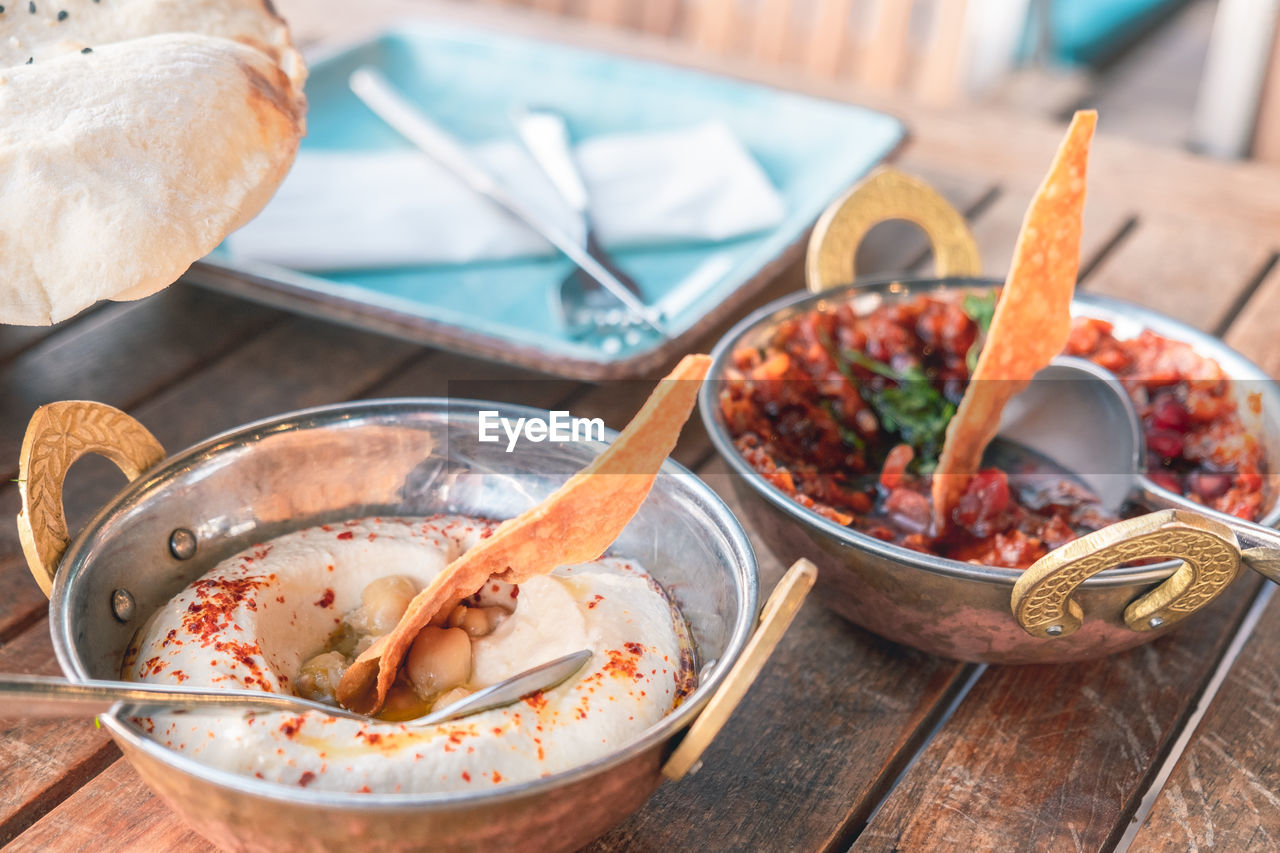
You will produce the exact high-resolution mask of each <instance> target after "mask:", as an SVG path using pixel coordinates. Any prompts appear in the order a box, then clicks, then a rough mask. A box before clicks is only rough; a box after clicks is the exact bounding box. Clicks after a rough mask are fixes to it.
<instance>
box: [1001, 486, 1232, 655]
mask: <svg viewBox="0 0 1280 853" xmlns="http://www.w3.org/2000/svg"><path fill="white" fill-rule="evenodd" d="M1153 558H1156V559H1177V560H1181V561H1182V564H1181V565H1180V566H1179V567H1178V569H1177V570H1176V571H1175V572H1174V573H1173V576H1172V577H1170V578H1169V579H1168V580H1166V581H1165V582H1164V583H1162V584H1160V586H1158V587H1156V588H1155V589H1153V590H1152V591H1151V592H1148V593H1147V594H1146V595H1143V596H1142V597H1141V598H1139V599H1137V600H1136V601H1134V602H1133V603H1132V604H1130V605H1129V606H1128V607H1127V608H1125V611H1124V621H1125V624H1126V625H1128V626H1129V627H1130V628H1131V629H1132V630H1134V631H1150V630H1153V629H1155V628H1160V627H1163V626H1165V625H1171V624H1173V623H1174V622H1177V621H1179V620H1181V619H1184V618H1186V617H1187V616H1189V615H1190V614H1192V613H1193V612H1195V611H1196V610H1198V609H1200V608H1201V607H1203V606H1204V605H1205V604H1208V603H1209V602H1210V601H1212V600H1213V599H1214V598H1215V597H1216V596H1217V595H1218V593H1220V592H1222V591H1223V590H1224V589H1226V588H1227V585H1228V584H1230V583H1231V581H1232V580H1234V579H1235V576H1236V574H1237V573H1239V571H1240V565H1241V554H1240V546H1239V543H1238V541H1237V540H1236V535H1235V533H1234V532H1233V531H1232V530H1231V528H1230V527H1228V526H1227V525H1225V524H1223V523H1221V522H1219V521H1215V520H1214V519H1211V518H1206V517H1205V516H1203V515H1200V514H1198V513H1194V512H1188V511H1185V510H1175V509H1167V510H1161V511H1160V512H1153V513H1150V514H1148V515H1143V516H1139V517H1137V518H1130V519H1126V520H1125V521H1120V522H1117V523H1115V524H1112V525H1109V526H1107V527H1104V528H1102V529H1101V530H1097V531H1094V532H1093V533H1090V534H1088V535H1087V536H1082V537H1081V538H1079V539H1077V540H1075V541H1074V542H1069V543H1067V544H1066V545H1063V546H1062V547H1061V548H1058V549H1056V550H1054V551H1051V552H1049V553H1048V554H1046V555H1045V556H1043V557H1041V558H1040V559H1039V560H1037V561H1036V562H1035V563H1033V564H1032V566H1031V568H1029V569H1027V571H1026V572H1024V573H1023V575H1022V577H1021V578H1019V579H1018V582H1017V583H1015V584H1014V587H1013V600H1012V607H1013V615H1014V617H1015V618H1017V620H1018V624H1019V625H1021V626H1022V628H1023V629H1024V630H1025V631H1026V632H1027V633H1029V634H1031V635H1032V636H1034V637H1062V636H1066V635H1067V634H1070V633H1071V632H1073V631H1075V630H1076V629H1077V628H1079V627H1080V623H1081V621H1082V619H1083V614H1082V613H1081V611H1080V606H1079V605H1078V604H1077V603H1076V602H1075V601H1073V600H1072V598H1071V594H1072V592H1074V591H1075V588H1076V587H1078V586H1079V585H1080V584H1081V583H1083V582H1084V581H1085V580H1086V579H1088V578H1090V577H1092V576H1093V575H1096V574H1097V573H1098V572H1101V571H1104V570H1106V569H1109V568H1114V567H1115V566H1121V565H1124V564H1126V563H1132V562H1134V561H1136V560H1146V559H1153Z"/></svg>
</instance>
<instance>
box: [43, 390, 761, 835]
mask: <svg viewBox="0 0 1280 853" xmlns="http://www.w3.org/2000/svg"><path fill="white" fill-rule="evenodd" d="M481 408H483V409H484V410H486V411H492V410H495V409H496V410H498V411H499V413H500V414H501V415H508V416H511V415H514V416H516V417H521V416H524V417H527V416H529V415H541V416H545V415H548V414H549V413H550V410H547V409H540V408H538V407H535V406H524V405H518V404H513V403H500V402H495V401H488V400H473V399H469V398H449V397H394V398H383V399H373V400H357V401H350V402H346V403H336V404H330V405H324V406H314V407H309V408H305V409H298V410H295V411H291V412H285V413H283V414H279V415H274V416H271V417H267V418H263V419H259V420H256V421H251V422H249V423H246V424H243V425H241V426H237V427H233V428H231V429H229V430H225V431H223V432H220V433H218V434H216V435H213V436H211V437H209V438H207V439H205V440H203V441H201V442H198V443H197V444H195V445H192V446H191V447H188V448H187V449H185V450H182V451H179V452H177V453H175V454H172V455H170V456H168V457H166V458H165V459H164V460H163V461H162V462H160V463H159V464H158V465H157V466H156V467H155V468H153V469H151V470H149V471H148V472H146V473H145V474H144V475H143V476H141V477H138V478H136V479H135V480H133V481H132V482H131V483H129V484H128V485H127V486H125V488H124V489H122V490H121V491H120V492H118V493H117V494H116V495H115V496H114V497H113V498H111V499H110V500H108V501H107V502H106V504H104V505H103V507H102V508H101V509H99V510H98V511H97V513H95V514H94V516H93V518H92V519H91V520H90V521H89V522H88V523H87V524H85V526H84V528H83V529H82V530H81V531H80V532H79V533H78V534H77V535H76V536H75V538H74V539H73V541H72V543H71V545H70V546H69V547H68V549H67V551H66V554H65V555H64V557H63V559H62V562H61V564H60V565H59V570H58V573H57V575H56V577H55V579H54V584H53V590H52V593H51V595H50V600H49V617H50V619H49V631H50V635H51V637H52V640H53V646H54V652H55V654H56V656H57V659H58V663H59V666H60V667H61V669H62V671H63V673H64V674H65V675H66V676H67V678H68V679H69V680H71V681H81V680H85V679H88V678H89V675H88V673H87V672H86V671H85V669H84V667H83V666H82V663H81V661H80V660H79V658H78V656H77V655H76V654H75V652H74V649H75V643H74V636H73V634H74V629H73V626H72V624H71V620H70V619H69V618H68V616H69V614H68V613H67V608H68V603H69V600H70V596H69V592H68V591H69V589H71V588H72V587H73V585H74V583H75V578H76V577H78V576H80V574H81V573H82V571H83V568H84V566H83V563H84V559H85V557H86V552H88V551H90V550H91V549H90V548H89V545H90V543H91V542H92V540H93V539H94V536H95V534H96V532H97V531H98V530H99V529H100V528H101V526H102V525H103V524H104V523H106V522H107V521H109V520H110V519H112V518H113V517H114V516H115V515H116V514H117V513H118V512H121V511H122V510H124V509H125V508H126V507H128V506H130V505H132V504H133V503H134V502H135V501H138V500H139V499H140V498H142V496H143V493H145V492H147V491H149V490H151V489H154V488H155V487H156V486H158V485H159V484H161V483H164V482H167V481H169V480H171V479H173V478H175V477H176V476H178V475H180V474H181V473H182V472H183V471H186V470H189V469H190V468H191V467H192V466H193V465H199V464H205V463H207V462H208V461H210V460H214V459H217V458H218V456H219V455H220V454H222V453H226V452H232V451H234V450H235V449H237V448H239V447H241V446H242V445H243V444H244V443H245V441H246V440H252V438H253V437H255V436H262V435H265V434H266V433H269V432H280V431H282V430H285V429H301V428H307V427H308V426H310V427H316V426H319V425H322V424H328V425H331V426H332V425H338V424H341V423H342V422H344V421H348V420H350V419H351V418H352V417H353V416H362V417H373V418H376V417H388V416H393V415H395V414H397V413H400V414H404V413H411V414H422V415H437V416H443V418H444V419H445V422H446V423H449V424H452V423H454V418H455V417H456V418H459V419H461V421H462V422H463V423H466V422H467V419H470V420H474V419H475V418H476V417H477V415H478V412H479V411H480V409H481ZM604 435H605V439H606V443H611V442H612V441H613V440H614V439H615V438H616V437H617V435H618V431H617V430H614V429H611V428H608V427H606V428H605V432H604ZM578 443H579V444H585V443H587V442H578ZM591 443H597V442H591ZM603 446H605V445H604V444H601V447H603ZM661 473H662V474H664V475H665V476H667V477H669V478H674V479H675V482H676V483H677V486H676V487H677V488H678V489H685V490H687V491H688V492H689V493H690V495H691V497H693V498H695V499H697V500H698V501H699V503H700V505H701V506H703V507H705V509H706V511H707V513H708V515H709V516H710V520H711V522H712V523H713V524H714V526H715V529H716V530H718V531H719V532H720V533H721V534H722V535H723V537H724V542H725V543H726V546H727V548H728V556H729V557H730V560H731V563H732V566H733V570H732V572H731V581H732V583H733V585H734V587H735V588H736V590H737V591H738V601H739V604H738V607H737V612H736V613H735V614H734V618H733V623H732V626H731V630H730V632H729V636H728V640H727V642H726V644H725V649H724V652H723V653H722V654H721V655H720V657H719V658H718V659H716V660H715V661H713V662H711V666H710V667H709V669H708V667H707V665H706V664H703V668H704V670H707V671H705V672H702V673H700V674H699V679H698V682H699V683H698V686H697V687H696V688H695V690H694V692H693V693H692V694H690V695H689V696H688V697H687V698H686V699H685V701H684V702H682V703H681V704H680V705H679V706H678V707H677V708H675V709H674V710H673V711H671V712H670V713H668V714H667V715H666V716H664V717H663V718H662V719H660V720H659V721H658V722H656V723H655V724H654V725H652V726H650V727H649V728H648V729H646V730H644V731H643V732H641V733H640V734H639V736H637V737H636V738H635V739H634V740H632V741H631V742H629V743H627V744H626V745H624V746H623V747H621V748H620V749H617V750H615V751H613V752H610V753H608V754H607V755H604V756H601V757H600V758H597V759H595V760H593V761H590V762H588V763H586V764H582V765H579V766H577V767H573V768H570V769H568V770H564V771H561V772H559V773H555V774H552V775H550V776H545V777H540V778H537V779H532V780H529V781H526V782H519V783H515V784H511V785H500V786H496V787H495V788H494V789H492V790H486V791H438V792H427V793H369V794H361V793H347V792H340V791H326V790H319V789H307V788H301V787H294V786H289V785H284V784H280V783H277V782H270V781H267V780H263V779H257V778H254V777H252V776H245V775H242V774H239V773H235V772H232V771H229V770H223V769H220V768H216V767H211V766H209V765H207V764H204V763H202V762H200V761H197V760H196V759H194V758H191V757H189V756H187V755H185V754H183V753H179V752H176V751H173V750H170V749H168V748H167V747H165V746H163V745H161V744H160V743H159V742H157V741H154V740H152V739H150V738H148V737H146V736H145V734H144V733H143V732H142V731H141V729H140V728H138V727H137V726H134V725H133V724H131V723H129V722H127V721H126V720H125V719H124V717H125V716H126V715H127V712H128V708H127V707H119V706H118V707H115V708H113V709H112V710H111V711H110V712H108V713H106V714H103V715H101V717H100V719H101V721H102V723H103V725H104V726H105V727H106V728H107V729H108V730H109V731H110V732H111V733H112V734H113V735H114V736H115V737H117V738H120V739H122V740H124V741H126V742H127V743H128V744H129V745H130V746H131V747H133V748H135V749H137V750H139V751H140V752H142V753H144V754H145V755H147V756H148V757H150V758H152V759H154V760H157V761H159V762H161V763H163V764H165V765H168V766H170V767H173V768H174V769H175V770H178V771H180V772H183V773H186V774H189V775H192V776H195V777H197V778H198V779H200V780H202V781H203V782H207V783H210V784H214V785H218V786H220V787H223V788H228V789H231V790H234V791H236V792H237V793H241V794H250V795H253V796H258V797H263V798H266V799H271V800H275V801H279V802H284V803H287V804H289V805H291V806H304V807H314V808H324V809H335V808H337V809H355V810H361V811H365V810H371V809H372V810H378V811H387V812H394V811H399V810H404V809H415V810H422V809H431V810H440V811H447V810H450V809H454V808H457V807H460V806H465V807H480V806H492V805H500V804H502V803H505V802H510V801H515V800H520V799H523V798H525V797H527V796H531V795H535V794H544V793H548V792H550V791H553V790H556V789H560V788H565V787H568V786H570V785H573V784H575V783H578V782H581V781H582V780H584V779H587V778H590V777H593V776H595V775H597V774H600V773H605V772H608V771H609V770H610V769H612V768H614V767H617V766H619V765H622V764H624V763H626V762H628V761H630V760H632V759H634V758H636V757H637V756H639V755H641V754H642V753H645V752H647V751H648V750H650V749H653V748H655V747H659V746H661V745H662V744H664V743H665V742H667V741H668V740H669V739H671V738H672V737H673V736H675V735H677V734H679V733H680V732H681V731H682V730H683V729H685V728H687V727H688V726H689V725H690V724H691V723H692V722H693V720H694V719H696V717H697V715H698V714H699V713H700V712H701V711H702V708H703V707H704V706H705V705H706V703H707V702H708V701H709V700H710V698H711V696H712V695H714V693H715V692H716V691H717V690H718V689H719V688H720V686H721V685H722V684H723V682H724V680H725V678H726V677H727V676H728V672H729V670H730V668H731V667H732V666H733V664H734V663H735V662H737V660H738V658H739V657H740V656H741V654H742V651H743V649H744V648H745V646H746V644H747V641H748V640H749V639H750V637H751V635H752V633H753V631H754V628H755V623H756V617H757V613H758V611H759V566H758V564H757V562H756V558H755V552H754V550H753V549H752V547H751V543H750V541H749V539H748V537H747V534H746V530H745V529H744V528H743V527H742V524H741V523H740V522H739V521H738V520H737V518H736V517H735V516H734V515H733V513H732V512H731V511H730V509H729V506H728V505H727V504H726V503H725V501H724V500H723V499H722V498H721V497H720V496H719V495H717V494H716V493H715V491H714V490H713V489H712V488H711V487H710V486H708V485H707V484H706V483H704V482H703V481H702V480H701V479H700V478H698V477H697V475H695V474H694V473H693V472H691V471H690V470H689V469H687V468H685V467H684V466H683V465H681V464H680V463H679V462H676V461H675V460H674V459H672V458H670V457H668V458H667V460H666V461H665V462H663V465H662V468H661ZM668 482H670V480H668Z"/></svg>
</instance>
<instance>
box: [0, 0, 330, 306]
mask: <svg viewBox="0 0 1280 853" xmlns="http://www.w3.org/2000/svg"><path fill="white" fill-rule="evenodd" d="M4 5H5V7H6V11H5V13H4V14H3V15H2V16H0V33H3V35H4V38H0V66H4V67H0V322H3V323H21V324H33V325H34V324H46V323H54V322H58V321H60V320H63V319H65V318H67V317H69V316H71V315H73V314H75V313H77V312H78V311H80V310H82V309H83V308H85V307H87V306H89V305H91V304H93V303H94V302H96V301H97V300H99V299H104V298H112V299H137V298H140V297H142V296H146V295H148V294H151V293H154V292H155V291H157V290H159V289H161V288H163V287H165V286H167V285H168V284H170V283H172V282H173V281H175V280H176V279H177V278H178V277H179V276H180V275H181V274H182V273H183V272H184V271H185V270H186V269H187V268H188V267H189V266H190V265H191V263H192V262H193V261H195V260H197V259H199V258H200V257H203V256H204V255H205V254H207V253H208V252H209V251H210V250H211V249H213V248H214V247H215V246H216V245H217V244H218V243H219V242H221V241H222V239H223V238H224V237H225V236H226V235H227V234H228V233H229V232H230V231H232V230H234V229H235V228H237V227H239V226H240V225H242V224H244V223H245V222H247V221H248V220H249V219H251V218H252V217H253V216H254V215H255V214H257V212H258V211H259V210H260V209H261V208H262V206H263V205H264V204H265V203H266V202H267V199H269V198H270V196H271V194H272V193H273V192H274V191H275V189H276V187H277V186H278V185H279V183H280V181H281V180H283V178H284V175H285V173H286V172H287V171H288V168H289V166H290V164H292V162H293V158H294V155H295V154H296V152H297V145H298V140H299V138H300V137H301V135H302V133H303V130H304V113H305V103H306V102H305V100H304V98H303V96H302V83H303V81H304V80H305V76H306V70H305V66H304V65H303V64H302V61H301V59H300V58H299V57H298V55H297V53H296V52H295V51H294V50H293V48H292V47H291V46H290V45H289V41H288V33H287V30H286V29H285V27H284V24H283V22H281V21H280V20H279V19H278V18H277V17H275V16H274V14H273V13H271V11H270V8H269V6H266V5H264V4H263V3H262V2H261V0H256V2H249V0H222V2H217V3H215V2H200V0H195V1H194V2H176V0H110V5H108V3H106V2H103V3H95V2H93V0H62V2H60V3H59V4H58V6H57V7H56V9H55V8H54V7H53V6H52V5H50V6H49V8H48V10H47V13H46V11H45V10H44V9H42V8H41V6H42V4H41V3H40V2H38V0H37V2H36V8H37V13H36V14H32V13H30V12H29V11H28V7H27V6H26V5H25V3H24V4H12V3H5V4H4ZM108 9H110V11H111V14H101V13H103V12H105V11H106V10H108ZM59 11H65V12H67V15H66V16H65V17H64V18H63V19H62V20H58V17H57V16H58V12H59ZM171 30H180V32H171ZM86 49H87V50H86ZM28 60H30V61H28Z"/></svg>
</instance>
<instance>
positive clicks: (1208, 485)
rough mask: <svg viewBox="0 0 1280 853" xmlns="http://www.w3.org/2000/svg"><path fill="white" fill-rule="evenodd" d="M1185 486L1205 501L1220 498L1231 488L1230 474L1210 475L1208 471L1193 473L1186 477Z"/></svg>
mask: <svg viewBox="0 0 1280 853" xmlns="http://www.w3.org/2000/svg"><path fill="white" fill-rule="evenodd" d="M1187 485H1188V486H1189V487H1190V488H1191V491H1193V492H1195V493H1196V494H1197V495H1199V496H1200V497H1202V498H1204V499H1205V500H1207V501H1208V500H1213V499H1214V498H1220V497H1222V496H1223V495H1225V494H1226V493H1227V490H1228V489H1230V488H1231V475H1230V474H1212V473H1210V472H1208V471H1193V472H1192V473H1191V474H1190V475H1189V476H1188V477H1187Z"/></svg>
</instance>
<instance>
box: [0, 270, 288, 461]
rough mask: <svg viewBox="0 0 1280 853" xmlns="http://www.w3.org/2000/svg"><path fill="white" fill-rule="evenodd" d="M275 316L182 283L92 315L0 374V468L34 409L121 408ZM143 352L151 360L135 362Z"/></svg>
mask: <svg viewBox="0 0 1280 853" xmlns="http://www.w3.org/2000/svg"><path fill="white" fill-rule="evenodd" d="M282 316H283V315H281V314H279V313H278V312H276V311H272V310H271V309H268V308H262V307H260V306H256V305H251V304H249V303H246V302H241V301H238V300H232V299H229V298H227V297H225V296H219V295H217V294H214V293H210V292H208V291H204V290H200V289H197V288H193V287H190V286H184V285H178V286H175V287H170V288H169V289H167V290H165V291H162V292H161V293H159V294H157V295H156V296H154V297H152V298H150V299H146V300H143V301H141V302H131V303H125V304H120V305H111V306H107V307H105V308H103V309H100V310H98V311H95V312H94V313H92V314H90V315H89V316H88V317H86V318H85V319H84V320H82V321H80V322H77V323H75V324H74V325H73V326H71V327H69V328H68V329H67V330H66V332H64V333H61V334H57V335H53V336H51V337H49V338H46V339H45V340H43V341H41V342H40V343H39V344H38V345H36V346H34V347H32V348H31V349H28V350H27V351H26V352H24V353H22V354H21V355H20V356H19V357H18V358H16V359H14V360H13V361H11V362H10V363H9V364H8V365H6V366H5V367H4V368H3V369H0V471H5V472H10V471H16V470H17V463H18V448H19V446H20V445H21V442H22V434H23V431H24V429H25V427H26V421H27V419H28V418H29V417H30V416H31V413H32V412H33V411H35V409H36V407H38V406H40V405H41V404H43V403H48V402H52V401H54V400H67V399H71V400H75V399H92V400H97V401H99V402H102V403H109V404H111V405H113V406H116V407H117V408H122V409H127V408H129V407H131V406H133V405H135V404H136V403H137V402H138V401H139V400H142V399H145V398H146V397H147V395H149V394H153V393H155V392H156V391H157V390H158V389H160V388H162V387H164V386H166V385H168V384H170V383H173V382H175V381H176V380H178V379H180V378H181V377H183V376H184V375H185V374H187V373H189V372H191V371H192V370H193V369H195V368H196V367H197V366H198V365H200V364H204V363H207V362H210V361H212V360H215V359H217V358H219V357H220V356H221V355H223V354H224V353H226V352H228V351H230V350H231V349H233V348H234V347H235V346H237V345H238V344H239V343H240V342H241V341H243V340H244V339H245V338H249V337H253V336H254V335H257V334H259V333H260V332H262V331H263V330H264V329H266V328H267V327H268V326H270V325H271V324H273V323H275V322H278V321H279V320H280V318H281V317H282ZM212 317H217V318H218V321H217V322H210V319H211V318H212ZM147 351H150V352H154V353H157V354H158V357H152V358H146V357H140V355H141V353H143V352H147ZM12 476H16V475H14V474H12V473H10V474H8V476H7V477H6V478H5V479H8V477H12Z"/></svg>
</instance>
